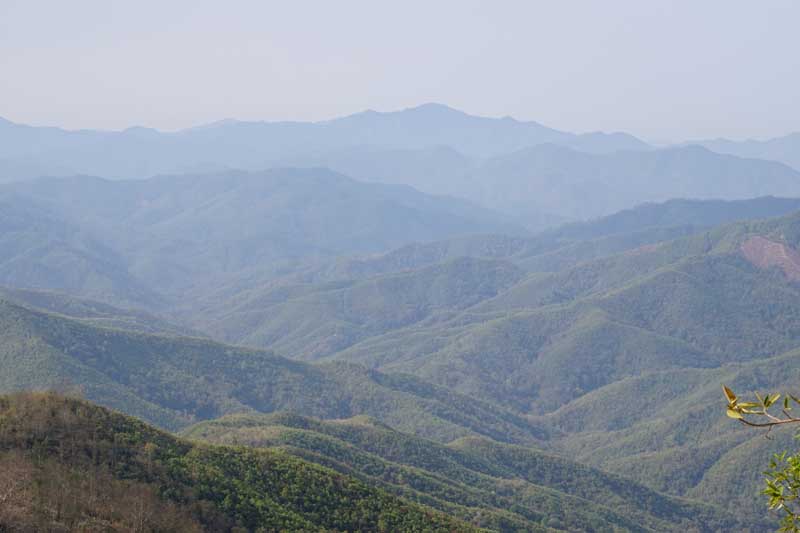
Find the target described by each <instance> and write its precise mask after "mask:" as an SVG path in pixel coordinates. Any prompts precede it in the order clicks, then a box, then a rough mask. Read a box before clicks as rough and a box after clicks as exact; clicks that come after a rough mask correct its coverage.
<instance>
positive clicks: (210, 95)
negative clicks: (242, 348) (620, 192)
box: [0, 0, 800, 141]
mask: <svg viewBox="0 0 800 533" xmlns="http://www.w3.org/2000/svg"><path fill="white" fill-rule="evenodd" d="M799 25H800V1H797V0H765V1H754V0H702V1H698V0H583V1H574V0H549V1H537V0H527V1H525V0H519V1H515V0H505V1H488V0H487V1H477V0H457V1H456V0H436V1H432V0H422V1H418V0H403V1H402V2H390V1H388V0H386V1H375V0H373V1H354V0H336V1H331V0H318V1H307V0H292V1H286V0H283V1H270V0H262V1H246V0H230V1H226V2H222V1H206V0H191V1H189V0H170V1H166V2H165V1H163V0H158V1H155V0H137V1H135V2H133V1H127V0H126V1H118V0H71V1H69V2H64V1H61V0H52V1H41V0H0V116H2V117H5V118H7V119H9V120H13V121H15V122H21V123H26V124H34V125H53V126H61V127H66V128H70V129H77V128H98V129H123V128H126V127H129V126H132V125H141V126H147V127H154V128H158V129H163V130H175V129H180V128H184V127H189V126H195V125H198V124H203V123H208V122H213V121H216V120H220V119H223V118H236V119H240V120H324V119H328V118H333V117H336V116H341V115H346V114H350V113H354V112H358V111H362V110H365V109H375V110H378V111H392V110H397V109H403V108H406V107H412V106H415V105H419V104H422V103H426V102H439V103H444V104H447V105H449V106H451V107H455V108H457V109H461V110H463V111H466V112H468V113H471V114H477V115H485V116H507V115H508V116H512V117H514V118H517V119H519V120H536V121H538V122H541V123H543V124H546V125H548V126H551V127H554V128H558V129H563V130H568V131H575V132H585V131H597V130H603V131H627V132H630V133H633V134H635V135H638V136H641V137H643V138H645V139H648V140H651V141H678V140H686V139H699V138H709V137H718V136H724V137H729V138H735V139H742V138H767V137H773V136H779V135H784V134H786V133H789V132H792V131H800V99H799V98H798V95H800V31H798V26H799Z"/></svg>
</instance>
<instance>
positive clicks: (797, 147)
mask: <svg viewBox="0 0 800 533" xmlns="http://www.w3.org/2000/svg"><path fill="white" fill-rule="evenodd" d="M693 144H699V145H702V146H705V147H706V148H708V149H709V150H714V151H715V152H719V153H721V154H731V155H736V156H739V157H753V158H756V159H771V160H773V161H780V162H781V163H785V164H787V165H789V166H791V167H793V168H795V169H796V170H800V132H797V133H790V134H789V135H784V136H783V137H775V138H773V139H767V140H764V141H756V140H747V141H731V140H728V139H708V140H703V141H694V142H693Z"/></svg>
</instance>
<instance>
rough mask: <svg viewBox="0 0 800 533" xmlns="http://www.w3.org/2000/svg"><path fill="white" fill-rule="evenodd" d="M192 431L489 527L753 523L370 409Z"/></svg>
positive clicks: (227, 421) (225, 422)
mask: <svg viewBox="0 0 800 533" xmlns="http://www.w3.org/2000/svg"><path fill="white" fill-rule="evenodd" d="M185 434H186V435H187V436H189V437H190V438H193V439H200V440H207V441H211V442H215V443H227V444H230V443H234V442H235V443H238V444H246V445H249V446H259V447H269V448H274V447H279V448H281V449H283V450H285V451H287V452H288V453H291V454H293V455H298V456H300V457H302V458H304V459H306V460H309V461H313V462H317V463H319V464H322V465H325V466H329V467H331V468H334V469H336V470H338V471H340V472H343V473H346V474H348V475H353V476H356V477H358V478H359V479H362V480H364V481H365V482H367V483H369V484H372V485H376V486H379V487H381V488H385V489H386V490H387V491H391V492H394V493H397V494H399V495H403V496H405V497H407V498H409V499H414V500H416V501H419V502H424V503H426V504H427V505H431V506H433V507H435V508H438V509H440V510H443V511H445V512H447V513H448V514H453V515H456V516H458V517H460V518H463V519H465V520H467V521H469V522H472V523H476V524H477V525H480V526H482V527H485V528H488V529H492V530H503V531H536V530H538V527H540V526H541V525H546V526H548V527H551V528H555V529H567V530H570V531H576V530H578V531H602V530H619V531H677V530H681V529H685V528H689V529H692V528H699V529H701V530H703V531H716V530H719V531H722V530H728V529H731V528H733V529H741V530H747V529H748V526H749V524H744V523H739V524H736V523H735V522H736V521H735V520H731V519H730V518H726V517H724V514H722V513H721V512H720V511H719V510H715V509H713V508H711V507H705V506H702V505H698V504H693V503H689V502H686V501H680V500H676V499H672V498H668V497H665V496H662V495H660V494H657V493H655V492H653V491H651V490H649V489H646V488H644V487H642V486H637V485H636V484H633V483H631V482H629V481H627V480H624V479H622V478H618V477H616V476H611V475H608V474H605V473H603V472H601V471H598V470H595V469H591V468H587V467H585V466H582V465H579V464H577V463H573V462H571V461H569V460H566V459H563V458H560V457H557V456H554V455H551V454H548V453H545V452H541V451H538V450H534V449H529V448H522V447H515V446H508V445H502V444H499V443H496V442H492V441H489V440H484V439H474V438H469V439H461V440H459V441H456V442H454V443H452V444H450V445H448V446H443V445H439V444H436V443H434V442H430V441H426V440H424V439H419V438H417V437H413V436H410V435H406V434H403V433H399V432H397V431H395V430H392V429H391V428H389V427H387V426H384V425H381V424H378V423H376V422H374V421H372V420H369V419H365V418H363V417H361V418H357V419H350V420H339V421H333V422H322V421H319V420H314V419H308V418H303V417H297V416H292V415H270V416H248V415H239V416H230V417H225V418H222V419H219V420H214V421H211V422H204V423H201V424H198V425H197V426H193V427H191V428H189V429H187V430H186V432H185Z"/></svg>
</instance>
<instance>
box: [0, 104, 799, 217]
mask: <svg viewBox="0 0 800 533" xmlns="http://www.w3.org/2000/svg"><path fill="white" fill-rule="evenodd" d="M772 143H775V146H776V147H775V148H774V149H772V148H770V149H764V150H758V149H753V150H747V149H742V150H737V149H733V148H730V147H728V146H727V145H726V144H725V143H721V144H720V143H716V144H714V143H706V146H712V147H716V146H717V145H719V146H720V150H722V152H723V153H717V152H712V151H710V150H708V149H707V148H705V147H702V146H699V145H683V146H676V147H671V148H667V149H654V148H652V147H650V146H648V145H647V144H646V143H644V142H642V141H640V140H638V139H636V138H635V137H632V136H630V135H626V134H623V133H614V134H605V133H598V132H595V133H588V134H582V135H575V134H571V133H566V132H561V131H556V130H553V129H550V128H547V127H545V126H542V125H540V124H537V123H535V122H519V121H516V120H513V119H511V118H503V119H494V118H485V117H475V116H470V115H467V114H465V113H462V112H460V111H456V110H453V109H450V108H447V107H445V106H441V105H435V104H430V105H424V106H420V107H417V108H413V109H407V110H403V111H398V112H391V113H377V112H364V113H359V114H356V115H352V116H349V117H343V118H340V119H335V120H331V121H326V122H319V123H263V122H237V121H223V122H220V123H216V124H211V125H208V126H205V127H200V128H193V129H189V130H184V131H180V132H175V133H160V132H157V131H155V130H147V129H144V128H131V129H129V130H125V131H122V132H102V131H81V132H69V131H64V130H59V129H57V128H32V127H29V126H23V125H18V124H13V123H11V122H8V121H3V120H2V119H0V182H12V181H21V180H25V179H30V178H34V177H40V176H61V177H63V176H72V175H75V174H87V175H96V176H104V177H108V178H111V179H119V178H127V179H134V178H135V179H141V178H146V177H152V176H155V175H160V174H180V173H189V174H193V173H198V172H218V173H219V172H222V171H224V170H226V169H244V170H250V171H262V170H263V169H266V168H280V167H306V168H308V167H328V168H330V169H333V170H335V171H338V172H342V173H343V174H346V175H348V176H351V177H353V178H356V179H359V180H362V181H370V182H382V183H385V184H405V185H411V186H413V187H415V188H417V189H418V190H420V191H423V192H425V193H430V194H440V195H441V194H444V195H449V196H453V197H458V198H461V199H464V200H468V201H471V202H474V203H476V204H478V205H481V206H483V207H485V208H491V209H495V210H498V211H500V212H502V213H504V214H505V215H509V216H514V217H516V218H517V219H518V220H519V221H520V222H521V223H524V224H525V225H526V226H527V227H529V228H531V229H541V228H542V227H547V226H552V225H554V224H556V223H558V222H561V221H568V220H583V219H586V218H587V217H592V216H600V215H606V214H610V213H613V212H615V211H618V210H620V209H625V208H629V207H632V206H634V205H637V204H640V203H642V202H647V201H664V200H667V199H670V198H721V199H742V198H750V197H754V196H760V195H769V194H771V195H779V196H800V170H798V169H797V168H791V166H787V164H786V163H787V161H788V164H789V165H793V164H794V163H796V161H795V160H793V159H792V158H791V157H788V156H787V154H791V153H793V151H792V147H793V146H794V145H796V136H794V137H791V136H790V137H787V138H785V140H775V141H772ZM729 144H733V143H729ZM769 146H770V147H771V146H772V144H770V145H769ZM712 149H713V148H712ZM795 152H796V150H795Z"/></svg>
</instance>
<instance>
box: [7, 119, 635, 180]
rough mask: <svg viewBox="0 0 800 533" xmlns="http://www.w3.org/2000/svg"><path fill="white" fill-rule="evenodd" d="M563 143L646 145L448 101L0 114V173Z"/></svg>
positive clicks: (134, 169) (152, 171) (261, 164)
mask: <svg viewBox="0 0 800 533" xmlns="http://www.w3.org/2000/svg"><path fill="white" fill-rule="evenodd" d="M546 142H549V143H559V144H563V145H565V146H572V147H575V148H578V149H581V150H585V151H588V152H609V151H616V150H631V149H634V150H636V149H647V148H648V145H647V144H646V143H644V142H642V141H640V140H638V139H636V138H634V137H632V136H630V135H626V134H622V133H614V134H605V133H600V132H597V133H589V134H583V135H576V134H572V133H567V132H562V131H557V130H554V129H551V128H548V127H545V126H542V125H541V124H538V123H536V122H520V121H517V120H514V119H512V118H510V117H506V118H501V119H495V118H484V117H476V116H471V115H468V114H466V113H463V112H461V111H457V110H455V109H452V108H449V107H447V106H444V105H441V104H425V105H421V106H419V107H414V108H410V109H405V110H403V111H395V112H388V113H379V112H376V111H365V112H362V113H357V114H355V115H350V116H347V117H342V118H338V119H334V120H329V121H324V122H241V121H236V120H224V121H220V122H217V123H213V124H208V125H205V126H200V127H195V128H189V129H185V130H181V131H178V132H171V133H166V132H160V131H157V130H153V129H148V128H139V127H134V128H129V129H126V130H124V131H99V130H78V131H69V130H63V129H60V128H53V127H32V126H26V125H22V124H16V123H13V122H10V121H8V120H3V119H0V181H17V180H20V179H28V178H31V177H37V176H42V175H49V176H65V175H73V174H91V175H96V176H105V177H109V178H117V179H118V178H145V177H149V176H153V175H157V174H165V173H183V172H196V171H199V170H205V171H217V170H220V169H224V168H236V169H244V170H263V169H264V168H268V167H271V166H275V165H276V163H278V162H280V161H282V160H284V159H286V158H288V157H297V156H304V157H309V156H313V155H315V154H323V153H328V152H334V151H339V150H343V149H349V148H353V147H373V148H382V149H394V150H417V149H427V148H431V147H436V146H449V147H452V148H453V149H455V150H457V151H459V152H462V153H464V154H467V155H468V156H474V157H489V156H494V155H499V154H504V153H510V152H513V151H516V150H520V149H522V148H526V147H529V146H533V145H537V144H541V143H546Z"/></svg>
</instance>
